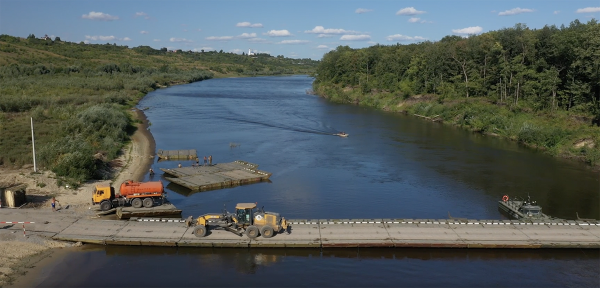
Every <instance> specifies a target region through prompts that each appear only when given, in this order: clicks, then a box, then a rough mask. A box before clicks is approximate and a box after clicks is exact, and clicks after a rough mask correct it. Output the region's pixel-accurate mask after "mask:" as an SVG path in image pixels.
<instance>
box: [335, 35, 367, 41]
mask: <svg viewBox="0 0 600 288" xmlns="http://www.w3.org/2000/svg"><path fill="white" fill-rule="evenodd" d="M340 40H344V41H366V40H371V36H369V35H365V34H361V35H343V36H342V37H340Z"/></svg>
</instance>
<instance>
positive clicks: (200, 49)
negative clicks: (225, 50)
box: [193, 46, 215, 52]
mask: <svg viewBox="0 0 600 288" xmlns="http://www.w3.org/2000/svg"><path fill="white" fill-rule="evenodd" d="M202 50H204V51H205V52H206V51H214V50H215V48H212V47H206V46H205V47H200V48H194V50H193V51H194V52H202Z"/></svg>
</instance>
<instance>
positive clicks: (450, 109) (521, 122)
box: [314, 85, 600, 167]
mask: <svg viewBox="0 0 600 288" xmlns="http://www.w3.org/2000/svg"><path fill="white" fill-rule="evenodd" d="M314 90H315V93H316V94H318V95H320V96H322V97H324V98H327V99H329V100H330V101H333V102H338V103H348V104H355V105H362V106H369V107H374V108H377V109H381V110H385V111H391V112H403V113H408V114H410V115H417V116H421V117H424V118H425V117H426V118H425V119H427V120H430V121H440V122H443V123H445V124H450V125H455V126H460V127H463V128H465V129H468V130H471V131H474V132H478V133H484V134H488V135H491V136H497V137H502V138H506V139H510V140H514V141H518V142H519V143H522V144H524V145H527V146H530V147H534V148H537V149H541V150H543V151H545V152H546V153H549V154H551V155H554V156H557V157H563V158H573V159H576V160H578V161H584V162H586V163H588V164H590V165H592V166H596V167H600V147H599V146H600V127H598V126H597V125H594V124H593V123H592V120H593V115H591V114H589V113H582V112H581V111H563V110H557V111H533V110H531V109H528V108H524V107H519V106H511V105H506V104H499V103H493V102H490V101H488V100H486V99H483V98H448V97H442V96H439V95H414V96H403V95H402V94H397V93H385V92H372V93H369V94H363V93H362V92H361V91H359V90H358V89H352V88H348V87H346V88H341V87H336V86H331V85H328V86H324V85H315V87H314Z"/></svg>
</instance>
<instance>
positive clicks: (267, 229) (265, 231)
mask: <svg viewBox="0 0 600 288" xmlns="http://www.w3.org/2000/svg"><path fill="white" fill-rule="evenodd" d="M260 235H262V236H263V237H265V238H271V237H273V228H271V226H269V225H267V226H264V227H262V229H260Z"/></svg>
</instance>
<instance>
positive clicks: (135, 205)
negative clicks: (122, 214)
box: [131, 198, 142, 208]
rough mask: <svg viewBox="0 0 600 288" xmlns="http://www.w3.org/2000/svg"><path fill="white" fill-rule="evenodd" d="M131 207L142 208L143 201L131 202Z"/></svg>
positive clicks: (134, 200) (137, 199)
mask: <svg viewBox="0 0 600 288" xmlns="http://www.w3.org/2000/svg"><path fill="white" fill-rule="evenodd" d="M131 206H133V208H142V199H140V198H135V199H133V200H131Z"/></svg>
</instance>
